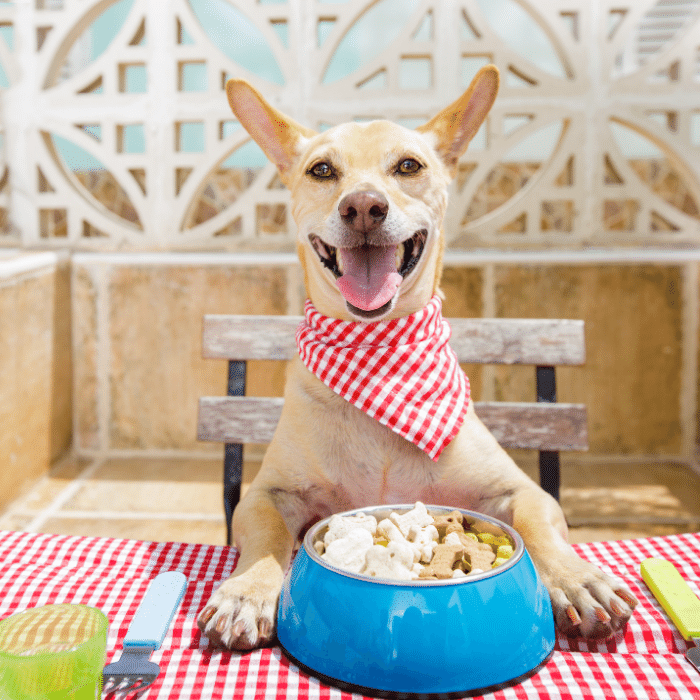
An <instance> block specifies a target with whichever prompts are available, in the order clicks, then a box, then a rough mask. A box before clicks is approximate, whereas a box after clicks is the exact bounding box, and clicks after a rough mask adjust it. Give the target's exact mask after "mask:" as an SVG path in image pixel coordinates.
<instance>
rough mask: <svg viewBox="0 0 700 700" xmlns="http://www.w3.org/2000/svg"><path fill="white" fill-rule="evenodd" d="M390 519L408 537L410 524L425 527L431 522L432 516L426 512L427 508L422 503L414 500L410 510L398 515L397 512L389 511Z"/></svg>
mask: <svg viewBox="0 0 700 700" xmlns="http://www.w3.org/2000/svg"><path fill="white" fill-rule="evenodd" d="M389 519H390V520H391V522H392V523H394V525H396V527H398V528H399V530H401V534H402V535H403V536H404V537H408V532H409V530H410V529H411V525H416V526H418V527H426V526H427V525H432V524H433V520H434V518H433V516H432V515H430V513H428V509H427V508H426V507H425V504H424V503H421V502H420V501H416V505H415V507H414V508H413V509H412V510H409V511H408V512H406V513H404V514H403V515H399V514H398V513H391V514H390V515H389Z"/></svg>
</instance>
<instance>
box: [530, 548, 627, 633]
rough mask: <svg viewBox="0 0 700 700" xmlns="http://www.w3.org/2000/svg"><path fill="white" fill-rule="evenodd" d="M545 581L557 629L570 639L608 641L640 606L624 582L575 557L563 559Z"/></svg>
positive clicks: (548, 573)
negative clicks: (582, 638) (583, 638)
mask: <svg viewBox="0 0 700 700" xmlns="http://www.w3.org/2000/svg"><path fill="white" fill-rule="evenodd" d="M542 578H543V581H544V584H545V586H547V589H548V590H549V594H550V596H551V599H552V610H553V612H554V620H555V622H556V626H557V629H559V631H561V632H562V633H563V634H565V635H567V636H569V637H578V636H581V637H586V638H588V639H607V638H608V637H611V636H613V635H614V634H615V633H616V632H617V631H618V630H620V629H622V628H623V627H624V626H625V625H626V624H627V621H628V620H629V619H630V617H631V615H632V611H633V610H634V608H635V607H636V606H637V604H638V601H637V599H636V598H635V597H634V596H633V595H632V593H631V592H630V591H629V590H628V589H627V588H626V586H625V585H624V584H623V583H622V582H621V581H619V580H618V579H616V578H614V577H613V576H609V575H608V574H606V573H604V572H602V571H601V570H600V569H598V568H597V567H596V566H594V565H593V564H590V563H589V562H586V561H584V560H583V559H580V558H579V557H577V556H576V555H575V554H571V555H570V556H568V557H566V558H565V559H563V560H560V561H559V562H558V563H557V565H556V566H553V567H551V568H549V570H548V571H546V572H545V573H544V575H543V577H542Z"/></svg>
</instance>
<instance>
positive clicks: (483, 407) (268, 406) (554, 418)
mask: <svg viewBox="0 0 700 700" xmlns="http://www.w3.org/2000/svg"><path fill="white" fill-rule="evenodd" d="M283 404H284V399H281V398H260V397H248V396H246V397H238V396H207V397H203V398H201V399H200V402H199V435H198V437H199V439H200V440H211V441H214V442H227V443H268V442H270V440H271V439H272V435H273V433H274V432H275V428H276V427H277V423H278V421H279V418H280V414H281V413H282V406H283ZM474 408H475V409H476V412H477V415H478V416H479V418H481V420H482V421H483V422H484V424H485V425H486V427H487V428H489V430H491V432H492V433H493V434H494V436H495V437H496V439H497V440H498V442H499V443H500V445H501V446H502V447H512V448H521V449H532V450H585V449H586V448H587V446H588V439H587V433H586V407H585V406H583V405H579V404H565V403H556V404H545V403H506V402H500V401H499V402H478V401H477V402H475V404H474Z"/></svg>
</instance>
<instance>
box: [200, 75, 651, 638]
mask: <svg viewBox="0 0 700 700" xmlns="http://www.w3.org/2000/svg"><path fill="white" fill-rule="evenodd" d="M498 83H499V74H498V70H497V68H496V67H495V66H486V67H484V68H482V69H481V70H480V71H479V73H478V74H477V75H476V76H475V78H474V80H473V81H472V83H471V85H470V87H469V88H468V89H467V91H466V92H465V93H464V94H463V95H462V96H461V97H460V98H459V99H457V100H456V101H455V102H454V103H453V104H451V105H450V106H449V107H447V108H446V109H444V110H443V111H442V112H440V113H439V114H438V115H437V116H435V117H434V118H433V119H431V120H430V121H428V122H427V123H426V124H424V125H423V126H421V127H419V128H418V129H416V130H411V129H408V128H405V127H402V126H399V125H397V124H394V123H391V122H388V121H383V120H378V121H372V122H369V123H347V124H341V125H339V126H336V127H333V128H331V129H329V130H327V131H325V132H323V133H316V132H315V131H313V130H311V129H308V128H306V127H304V126H301V125H300V124H297V123H296V122H295V121H293V120H292V119H290V118H289V117H287V116H285V115H284V114H282V113H281V112H279V111H278V110H277V109H275V108H274V107H272V106H271V105H270V104H269V103H268V102H266V101H265V99H264V98H263V97H262V96H261V95H260V93H258V92H257V91H256V90H255V89H254V88H253V87H252V86H251V85H249V84H248V83H246V82H245V81H242V80H238V79H232V80H230V81H228V83H227V85H226V91H227V96H228V101H229V104H230V106H231V109H232V110H233V112H234V114H235V116H236V117H237V118H238V120H239V121H240V123H241V124H242V125H243V127H244V128H245V129H246V130H247V131H248V133H249V134H250V136H251V137H252V138H253V139H254V140H255V141H256V142H257V143H258V145H259V146H260V147H261V148H262V150H263V151H264V152H265V154H266V155H267V157H268V158H269V159H270V160H271V161H272V162H273V163H274V164H275V165H276V166H277V168H278V171H279V174H280V177H281V179H282V181H283V182H284V184H285V185H286V186H287V187H288V188H289V190H290V191H291V208H292V215H293V217H294V220H295V222H296V224H297V227H298V238H297V252H298V256H299V259H300V261H301V265H302V267H303V272H304V280H305V285H306V291H307V294H308V297H309V299H310V302H311V304H312V306H313V309H314V312H317V313H318V314H321V316H322V317H323V318H329V319H337V320H339V321H342V322H351V323H355V324H368V323H375V322H378V321H379V322H381V321H386V320H393V319H399V320H401V319H404V318H407V317H408V318H410V317H411V315H412V314H417V313H420V312H421V310H423V309H425V308H427V306H428V305H429V304H430V303H431V300H433V299H434V298H435V297H436V295H439V294H440V291H439V282H440V275H441V268H442V255H443V249H444V245H445V242H444V241H445V237H444V234H443V231H442V221H443V217H444V214H445V210H446V207H447V188H448V184H449V182H450V180H451V179H452V178H453V177H454V175H455V173H456V170H457V165H458V160H459V158H460V156H461V155H462V154H463V153H464V152H465V150H466V148H467V146H468V144H469V142H470V140H471V139H472V138H473V136H474V135H475V134H476V132H477V130H478V129H479V127H480V126H481V124H482V122H483V121H484V119H485V118H486V115H487V113H488V111H489V110H490V108H491V106H492V105H493V102H494V100H495V98H496V94H497V91H498ZM307 303H308V302H307ZM349 327H354V326H349ZM360 327H361V326H358V328H360ZM284 395H285V403H284V408H283V411H282V415H281V418H280V422H279V425H278V427H277V430H276V432H275V435H274V437H273V440H272V442H271V443H270V445H269V447H268V449H267V451H266V454H265V457H264V459H263V463H262V466H261V469H260V472H259V473H258V475H257V476H256V477H255V479H254V480H253V482H252V484H251V485H250V488H249V489H248V491H247V493H246V495H245V496H244V497H243V499H242V500H241V501H240V503H239V504H238V506H237V507H236V509H235V512H234V516H233V525H232V527H233V538H234V542H235V544H236V546H237V547H238V549H239V551H240V558H239V561H238V564H237V567H236V570H235V573H234V574H233V575H232V576H231V577H230V578H229V579H228V580H226V581H225V582H223V583H222V584H221V586H220V587H219V588H218V589H217V590H216V591H215V592H214V593H213V595H212V597H211V598H210V600H209V601H208V603H207V604H206V606H205V607H204V608H203V610H202V611H201V612H200V614H199V617H198V626H199V628H200V630H201V631H202V633H203V634H204V635H206V636H207V637H208V638H209V642H210V644H211V645H212V646H218V647H224V648H228V649H234V650H248V649H252V648H255V647H258V646H263V645H266V644H269V643H271V642H273V641H274V635H275V619H276V610H277V603H278V598H279V595H280V591H281V587H282V583H283V577H284V574H285V571H286V569H287V567H288V565H289V563H290V560H291V557H292V554H293V549H294V547H295V543H298V541H299V538H300V537H301V536H302V534H303V532H304V531H305V528H308V526H309V525H310V524H312V523H313V522H317V521H318V520H319V519H321V518H324V517H327V516H329V515H331V514H332V513H336V512H341V511H345V510H350V509H353V508H359V507H363V506H370V505H377V504H398V503H413V502H415V501H417V500H420V501H423V502H425V503H435V504H441V505H448V506H451V507H458V508H464V509H469V510H474V511H478V512H481V513H485V514H488V515H491V516H494V517H496V518H498V519H500V520H502V521H505V522H507V523H509V524H511V525H512V526H513V527H514V528H515V529H516V530H517V531H518V532H519V533H520V535H521V536H522V538H523V540H524V542H525V546H526V548H527V550H528V552H529V554H530V556H531V557H532V559H533V561H534V564H535V566H536V568H537V570H538V572H539V575H540V577H541V579H542V581H543V583H544V584H545V586H546V587H547V589H548V591H549V594H550V597H551V601H552V608H553V612H554V617H555V623H556V625H557V628H558V629H559V630H561V631H562V632H563V633H565V634H567V635H569V636H578V635H580V636H583V637H588V638H597V639H601V638H608V637H610V636H612V635H614V634H615V633H616V632H617V630H619V629H621V628H623V627H624V625H625V624H626V623H627V621H628V619H629V618H630V616H631V614H632V611H633V609H634V607H635V606H636V604H637V600H636V599H635V597H634V596H633V595H632V593H631V592H630V591H629V590H628V589H627V588H626V587H625V586H624V585H623V584H622V583H621V582H620V581H618V580H616V579H614V578H613V577H611V576H609V575H607V574H605V573H603V572H602V571H600V570H599V569H598V568H596V567H595V566H593V565H592V564H590V563H588V562H586V561H584V560H582V559H581V558H579V557H578V556H577V555H576V553H575V552H574V550H573V549H572V547H571V546H570V545H569V543H568V537H567V525H566V521H565V518H564V514H563V512H562V510H561V508H560V507H559V504H558V503H557V502H556V500H555V499H554V498H552V497H551V496H550V495H548V494H547V493H546V492H544V491H543V490H542V489H541V488H540V487H539V486H538V485H537V484H535V483H534V482H533V481H532V480H531V479H530V478H529V477H528V476H527V475H526V474H525V473H524V472H523V471H522V470H521V469H520V468H519V467H518V466H517V465H516V464H515V463H514V462H513V460H512V459H511V458H510V456H509V455H508V454H507V453H506V452H505V451H504V450H503V449H502V448H501V447H500V446H499V445H498V443H497V442H496V439H495V438H494V437H493V436H492V435H491V433H490V432H489V431H488V430H487V428H486V427H485V426H484V425H483V423H482V422H481V421H480V420H479V418H478V417H477V415H476V413H475V411H474V406H473V402H471V401H469V402H468V404H467V408H466V415H465V416H464V418H463V422H462V423H461V427H459V428H458V430H457V432H456V434H455V435H454V437H453V438H452V439H451V440H450V441H449V443H448V444H447V445H446V446H445V447H444V449H442V451H441V452H440V454H439V457H437V459H435V458H431V457H430V456H429V454H427V453H426V451H425V450H423V449H420V448H419V447H417V445H416V444H414V442H411V441H409V439H407V438H406V437H404V436H403V435H400V434H397V433H396V432H394V431H393V430H392V429H390V428H389V427H387V426H386V425H385V424H382V423H380V422H379V421H378V420H376V419H375V418H374V417H372V416H370V415H368V414H367V413H365V412H364V411H363V410H360V409H359V408H357V407H356V406H355V405H353V404H351V403H349V402H348V400H346V399H345V398H343V397H342V396H340V395H338V394H337V393H335V392H334V391H333V390H332V389H331V388H329V387H328V386H327V385H326V384H325V383H324V382H323V381H321V380H320V379H319V378H318V377H317V376H316V374H314V373H313V372H312V371H310V370H309V369H308V367H307V365H305V364H304V363H303V362H302V361H301V359H300V358H295V360H294V361H293V362H291V363H290V366H289V369H288V374H287V380H286V385H285V394H284Z"/></svg>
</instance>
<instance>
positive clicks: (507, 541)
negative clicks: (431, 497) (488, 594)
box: [313, 501, 515, 580]
mask: <svg viewBox="0 0 700 700" xmlns="http://www.w3.org/2000/svg"><path fill="white" fill-rule="evenodd" d="M486 527H488V528H489V529H490V530H493V526H490V525H488V524H485V527H484V528H483V530H484V531H482V529H481V528H482V524H481V523H479V522H476V521H473V520H472V521H470V520H469V519H468V518H464V517H463V515H462V513H460V512H459V511H456V510H455V511H453V512H452V513H448V514H447V515H445V514H435V515H432V514H431V513H430V512H429V511H428V510H427V509H426V507H425V505H424V504H423V503H421V502H420V501H418V502H417V503H416V504H415V506H414V508H413V509H412V510H409V511H407V512H405V513H402V514H399V513H396V512H394V513H391V514H390V515H389V516H388V517H387V518H385V519H383V520H381V521H380V522H379V523H377V520H376V519H375V518H374V517H373V516H371V515H367V514H364V513H359V514H357V515H353V516H341V515H334V516H333V517H332V518H331V520H330V521H329V525H328V529H327V530H326V532H325V535H324V537H323V538H319V539H317V540H316V541H315V542H314V543H313V547H314V549H315V550H316V552H317V553H318V554H319V555H320V556H321V558H322V559H324V560H325V561H327V562H328V563H329V564H332V565H333V566H336V567H338V568H339V569H343V570H346V571H350V572H353V573H359V574H363V575H366V576H374V577H377V578H385V579H398V580H415V579H418V578H420V579H421V580H430V579H446V578H465V577H468V576H470V575H474V574H477V573H482V572H484V571H488V570H489V569H493V568H495V567H497V566H500V565H501V564H504V563H505V562H507V561H508V560H509V559H510V557H512V556H513V552H514V550H515V547H514V543H513V541H512V540H511V538H510V537H508V536H507V535H503V534H495V533H494V532H492V531H486Z"/></svg>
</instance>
